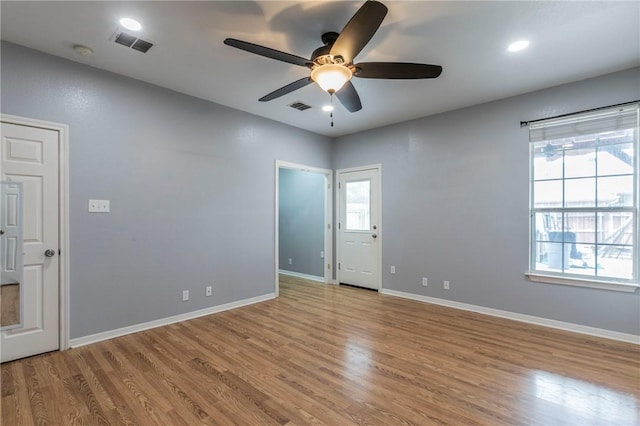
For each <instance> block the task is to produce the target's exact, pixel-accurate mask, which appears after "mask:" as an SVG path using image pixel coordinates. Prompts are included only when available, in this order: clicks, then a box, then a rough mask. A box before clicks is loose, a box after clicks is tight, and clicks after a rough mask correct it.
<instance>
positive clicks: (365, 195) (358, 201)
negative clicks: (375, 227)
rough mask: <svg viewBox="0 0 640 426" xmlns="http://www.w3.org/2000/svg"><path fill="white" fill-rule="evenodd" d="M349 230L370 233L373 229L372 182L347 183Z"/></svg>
mask: <svg viewBox="0 0 640 426" xmlns="http://www.w3.org/2000/svg"><path fill="white" fill-rule="evenodd" d="M345 191H346V196H347V200H346V205H347V229H348V230H351V231H368V230H370V229H371V225H370V223H371V210H370V208H369V206H370V196H371V192H370V182H369V181H368V180H363V181H360V182H347V184H346V188H345Z"/></svg>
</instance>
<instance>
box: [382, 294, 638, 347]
mask: <svg viewBox="0 0 640 426" xmlns="http://www.w3.org/2000/svg"><path fill="white" fill-rule="evenodd" d="M380 293H382V294H386V295H389V296H396V297H402V298H404V299H411V300H416V301H419V302H425V303H433V304H435V305H442V306H448V307H450V308H456V309H462V310H465V311H471V312H477V313H480V314H485V315H491V316H493V317H500V318H506V319H510V320H514V321H520V322H526V323H529V324H535V325H542V326H545V327H551V328H557V329H560V330H565V331H572V332H574V333H580V334H587V335H589V336H596V337H604V338H607V339H612V340H619V341H622V342H628V343H635V344H636V345H640V336H637V335H635V334H627V333H620V332H618V331H611V330H605V329H602V328H596V327H589V326H586V325H580V324H573V323H570V322H563V321H556V320H552V319H547V318H541V317H534V316H532V315H525V314H519V313H516V312H509V311H502V310H499V309H493V308H486V307H484V306H478V305H469V304H467V303H461V302H455V301H453V300H446V299H438V298H436V297H429V296H423V295H420V294H412V293H405V292H403V291H396V290H389V289H386V288H383V289H382V290H380Z"/></svg>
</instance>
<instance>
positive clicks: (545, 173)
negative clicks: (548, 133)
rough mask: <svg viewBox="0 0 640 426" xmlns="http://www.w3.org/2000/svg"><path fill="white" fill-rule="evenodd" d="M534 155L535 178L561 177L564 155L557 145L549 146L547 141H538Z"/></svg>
mask: <svg viewBox="0 0 640 426" xmlns="http://www.w3.org/2000/svg"><path fill="white" fill-rule="evenodd" d="M533 149H534V152H535V154H534V157H533V179H534V180H542V179H561V178H562V155H560V151H556V149H557V148H556V147H555V146H553V145H551V148H549V147H547V142H540V143H536V144H535V146H534V148H533Z"/></svg>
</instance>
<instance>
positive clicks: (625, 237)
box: [598, 212, 633, 245]
mask: <svg viewBox="0 0 640 426" xmlns="http://www.w3.org/2000/svg"><path fill="white" fill-rule="evenodd" d="M598 243H599V244H619V245H622V244H628V245H633V214H632V213H631V212H607V213H598Z"/></svg>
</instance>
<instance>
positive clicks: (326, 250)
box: [275, 161, 333, 296]
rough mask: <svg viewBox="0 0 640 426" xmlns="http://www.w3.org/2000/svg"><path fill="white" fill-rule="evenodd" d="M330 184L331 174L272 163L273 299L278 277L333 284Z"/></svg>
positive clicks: (293, 165) (326, 171)
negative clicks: (274, 165) (273, 212)
mask: <svg viewBox="0 0 640 426" xmlns="http://www.w3.org/2000/svg"><path fill="white" fill-rule="evenodd" d="M332 182H333V171H332V170H329V169H321V168H317V167H311V166H306V165H304V164H296V163H288V162H284V161H276V185H275V186H276V196H275V229H276V232H275V293H276V296H278V295H279V282H280V275H281V274H282V276H283V277H284V276H286V277H287V278H288V279H289V280H296V279H298V280H305V281H316V282H321V283H325V284H329V283H332V282H333V266H332V263H333V235H332V233H333V225H332V222H333V202H332V200H333V189H332Z"/></svg>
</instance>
